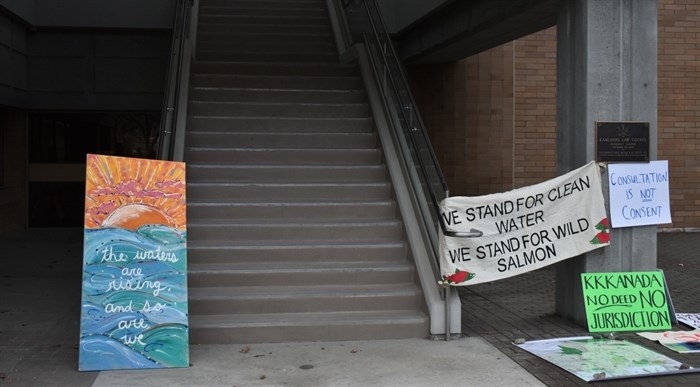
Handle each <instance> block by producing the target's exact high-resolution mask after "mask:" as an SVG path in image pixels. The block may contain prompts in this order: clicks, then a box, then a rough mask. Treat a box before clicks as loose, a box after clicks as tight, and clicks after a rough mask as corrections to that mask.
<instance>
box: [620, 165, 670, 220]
mask: <svg viewBox="0 0 700 387" xmlns="http://www.w3.org/2000/svg"><path fill="white" fill-rule="evenodd" d="M608 179H609V183H610V220H611V221H612V226H613V227H615V228H617V227H630V226H644V225H650V224H664V223H671V204H670V197H669V189H668V161H667V160H661V161H652V162H650V163H641V164H609V165H608Z"/></svg>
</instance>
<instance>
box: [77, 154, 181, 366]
mask: <svg viewBox="0 0 700 387" xmlns="http://www.w3.org/2000/svg"><path fill="white" fill-rule="evenodd" d="M185 203H186V202H185V165H184V163H177V162H168V161H159V160H144V159H133V158H126V157H112V156H100V155H88V157H87V172H86V183H85V229H84V237H85V241H84V250H83V295H82V303H81V316H80V347H79V369H80V370H81V371H91V370H110V369H133V368H166V367H187V366H189V342H188V336H189V334H188V332H189V327H188V318H187V309H188V304H187V243H186V242H187V222H186V209H185Z"/></svg>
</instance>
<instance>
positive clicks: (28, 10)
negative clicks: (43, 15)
mask: <svg viewBox="0 0 700 387" xmlns="http://www.w3.org/2000/svg"><path fill="white" fill-rule="evenodd" d="M0 7H4V8H5V9H7V10H8V11H9V12H10V13H12V14H14V15H15V16H17V17H18V18H20V19H22V20H24V21H25V22H27V23H29V24H34V0H0Z"/></svg>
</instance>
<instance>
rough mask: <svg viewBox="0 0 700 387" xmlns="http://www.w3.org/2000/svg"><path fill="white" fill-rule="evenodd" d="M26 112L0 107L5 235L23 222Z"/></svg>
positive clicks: (0, 214) (0, 223)
mask: <svg viewBox="0 0 700 387" xmlns="http://www.w3.org/2000/svg"><path fill="white" fill-rule="evenodd" d="M26 127H27V115H26V113H25V112H23V111H21V110H17V109H9V108H3V107H0V136H2V152H0V156H1V157H2V160H1V162H0V168H2V172H3V173H2V176H3V178H2V182H0V234H2V235H3V236H9V235H13V234H16V233H19V232H21V231H22V230H24V229H25V228H26V226H27V217H26V211H27V168H26V160H27V134H26V133H27V129H26Z"/></svg>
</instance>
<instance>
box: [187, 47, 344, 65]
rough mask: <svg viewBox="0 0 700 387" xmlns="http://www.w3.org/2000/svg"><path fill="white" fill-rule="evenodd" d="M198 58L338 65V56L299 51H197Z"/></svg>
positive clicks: (331, 53) (226, 60)
mask: <svg viewBox="0 0 700 387" xmlns="http://www.w3.org/2000/svg"><path fill="white" fill-rule="evenodd" d="M197 58H198V59H199V60H205V61H223V62H237V61H260V62H306V63H337V62H338V54H336V53H335V52H333V51H329V52H298V51H275V52H257V51H242V50H241V51H224V50H211V51H205V50H197Z"/></svg>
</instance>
